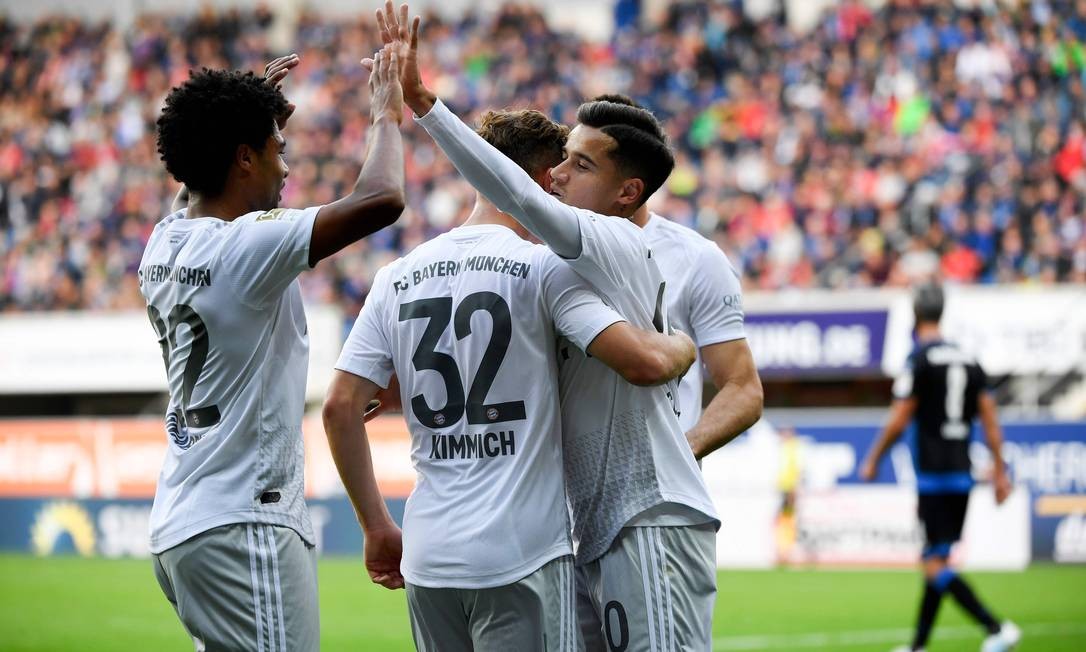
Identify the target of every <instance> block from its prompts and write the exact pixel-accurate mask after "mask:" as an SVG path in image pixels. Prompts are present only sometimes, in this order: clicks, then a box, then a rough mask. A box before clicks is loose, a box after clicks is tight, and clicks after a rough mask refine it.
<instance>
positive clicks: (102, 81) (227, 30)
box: [0, 0, 1086, 317]
mask: <svg viewBox="0 0 1086 652" xmlns="http://www.w3.org/2000/svg"><path fill="white" fill-rule="evenodd" d="M740 5H741V3H737V2H677V3H673V4H671V5H670V6H669V7H668V9H667V10H666V11H665V12H662V13H661V14H660V15H659V17H658V18H656V19H648V18H646V17H645V16H641V15H639V12H640V9H639V7H640V3H637V2H619V3H617V5H616V8H615V13H616V21H615V23H616V25H617V27H616V29H615V31H614V33H613V36H612V38H611V39H610V41H609V42H604V43H597V42H590V41H586V40H583V39H581V38H580V37H578V36H576V35H574V34H572V33H563V32H558V31H555V30H554V29H552V28H551V27H550V26H548V24H547V22H546V20H545V19H544V17H543V15H542V14H541V13H539V11H538V10H537V9H535V8H533V7H531V6H522V5H512V4H510V5H505V6H503V7H502V8H501V9H500V10H499V11H497V12H495V13H493V14H487V15H482V14H475V13H470V12H469V13H467V14H466V15H462V16H461V17H460V18H459V19H457V20H455V21H448V20H443V19H441V18H440V17H438V16H437V15H433V14H431V15H427V16H425V17H424V28H423V29H424V31H425V34H426V48H425V52H424V61H423V72H424V75H425V76H426V78H427V80H428V83H429V84H430V86H431V87H432V88H434V89H435V90H436V91H437V92H438V93H439V94H440V95H441V96H442V97H443V98H445V99H446V102H447V103H448V104H450V105H451V106H452V107H453V108H454V109H455V110H457V111H459V112H460V114H461V115H462V116H464V117H466V118H468V119H469V120H470V119H473V118H474V117H475V116H476V115H477V114H478V112H479V111H481V110H483V109H486V108H490V107H521V106H531V107H536V108H539V109H541V110H543V111H545V112H547V113H549V114H550V115H552V116H554V117H556V118H558V119H561V120H563V121H565V122H567V123H571V122H573V121H574V119H575V112H576V107H577V105H578V104H579V103H580V102H581V101H583V100H584V99H586V98H590V97H592V96H594V95H596V94H599V93H603V92H624V93H627V94H629V95H631V96H632V97H634V98H635V99H636V100H638V101H639V102H642V103H643V104H645V105H646V106H648V107H650V108H651V109H653V110H654V111H655V112H656V113H657V115H658V116H659V117H660V118H661V119H663V120H664V121H666V126H667V130H668V132H669V134H670V137H671V139H672V141H673V145H674V147H675V149H676V151H677V167H676V170H675V172H674V174H673V175H672V176H671V178H670V179H669V181H668V183H667V184H666V186H665V188H664V189H662V190H661V192H659V193H658V194H657V196H656V197H654V198H653V200H652V204H651V205H652V206H653V207H654V208H655V209H656V210H657V211H658V212H660V213H662V214H664V215H666V216H668V217H670V218H671V219H673V220H676V221H678V222H680V223H683V224H686V225H689V226H692V227H694V228H696V229H698V230H699V231H701V232H702V233H703V234H705V235H706V236H707V237H710V238H712V239H714V240H715V241H716V242H717V243H718V244H719V245H720V246H721V247H722V248H723V249H724V250H725V251H726V252H727V253H728V254H729V256H730V257H731V260H732V262H733V264H734V265H735V266H736V267H737V268H738V269H739V270H740V271H741V273H742V275H743V279H744V284H745V286H746V287H747V288H748V289H766V290H772V289H777V288H783V287H801V288H802V287H811V286H819V287H831V288H837V287H864V286H879V285H896V286H901V285H905V284H908V283H910V282H911V281H914V280H916V279H918V278H923V277H927V276H931V275H939V276H942V277H943V278H945V279H949V280H953V281H957V282H962V283H1008V282H1022V281H1028V282H1037V283H1064V282H1073V283H1083V282H1086V228H1084V220H1083V210H1084V196H1086V194H1084V193H1086V129H1084V120H1086V97H1084V82H1086V45H1084V43H1086V1H1082V0H1079V1H1076V2H1058V1H1044V0H1038V1H1035V2H1032V3H1019V4H1017V5H1015V6H1013V7H1007V6H1003V5H997V4H994V3H989V4H985V5H984V8H983V9H961V8H959V7H957V6H956V5H954V4H951V3H948V2H933V1H927V2H890V3H887V4H886V5H884V6H883V7H882V8H880V9H878V10H877V11H876V10H872V9H869V8H868V7H867V5H865V4H864V3H862V2H859V1H856V0H845V1H844V2H841V3H839V4H837V5H835V6H832V7H829V8H828V9H827V10H826V12H825V13H824V14H822V15H821V17H820V19H819V20H818V22H817V23H816V25H815V26H814V28H813V29H811V30H809V31H806V32H803V33H800V32H797V31H795V30H793V29H791V28H790V27H789V22H788V21H787V20H786V18H787V17H786V16H784V15H782V14H780V13H771V14H770V15H768V16H767V17H765V18H764V19H759V20H757V21H752V20H751V19H750V18H749V17H748V15H746V14H744V12H743V11H742V10H741V7H740ZM371 20H372V18H370V17H369V16H367V17H366V18H362V19H358V20H346V21H339V22H334V21H329V20H328V19H327V18H323V19H322V18H319V17H318V16H316V15H315V14H307V13H305V12H302V13H301V14H299V15H298V16H296V19H295V20H292V21H291V23H290V30H291V31H292V32H293V35H292V36H291V37H290V38H288V39H287V40H288V41H289V42H290V43H293V44H294V45H293V47H292V50H293V51H295V52H297V53H298V54H299V55H300V56H301V65H300V66H299V67H298V68H297V69H295V70H294V71H293V72H292V73H291V75H290V77H289V78H288V80H287V82H286V84H285V88H284V92H285V93H286V94H287V96H288V97H289V98H290V99H291V100H292V101H293V102H295V103H296V104H297V105H298V107H299V108H298V111H297V113H296V114H295V116H294V117H293V118H292V119H291V122H290V125H289V127H288V129H287V131H286V134H285V135H286V136H287V139H288V142H289V145H288V150H287V152H288V159H287V160H288V163H289V164H290V166H291V174H290V177H289V179H288V182H287V187H286V189H285V191H284V194H283V203H284V205H286V206H291V207H302V206H308V205H314V204H321V203H325V202H328V201H331V200H333V199H335V198H336V197H338V196H340V195H342V194H343V193H345V192H346V191H348V190H349V188H350V187H351V186H352V184H353V181H354V179H355V177H356V175H357V172H358V167H359V163H360V161H361V157H362V152H363V148H364V145H365V139H366V129H367V126H368V104H367V102H368V97H367V92H366V90H365V88H366V83H365V81H366V75H365V74H364V71H363V70H362V68H361V67H360V66H359V64H358V61H359V59H360V58H362V57H363V56H367V55H368V54H370V53H372V52H373V51H374V49H375V48H376V47H377V43H376V42H375V40H374V29H373V25H372V24H371V22H370V21H371ZM273 23H275V16H274V15H273V14H272V13H271V12H270V11H269V10H267V9H257V10H252V11H236V10H234V11H228V12H215V11H213V10H211V9H204V10H202V11H201V12H200V13H199V14H198V15H195V16H191V15H190V16H184V17H182V16H166V15H150V14H148V15H142V16H139V17H138V18H137V19H136V20H135V21H134V22H133V23H132V24H131V26H129V27H127V28H124V29H123V30H118V28H116V27H115V26H113V24H112V23H108V22H102V23H95V22H85V21H81V20H79V19H74V18H70V17H67V18H65V17H54V18H48V19H43V20H39V21H37V22H34V23H25V24H22V23H21V24H16V23H14V22H11V21H5V20H3V19H0V310H6V311H24V310H68V309H90V310H103V309H107V310H108V309H126V308H133V309H141V308H142V306H143V301H142V299H141V298H140V296H139V293H138V288H137V285H136V276H135V269H136V267H137V265H138V263H139V260H140V257H141V254H142V251H143V245H144V243H145V241H146V239H147V237H148V235H149V233H150V231H151V229H152V228H153V226H154V224H155V223H156V222H157V221H158V220H159V219H160V218H161V217H162V216H163V215H164V214H165V213H166V212H167V210H168V206H169V203H170V200H171V199H172V197H173V195H174V194H175V192H176V190H177V184H176V182H174V181H173V180H172V179H170V178H169V176H168V175H167V174H166V173H165V170H164V169H163V167H162V165H161V163H160V162H159V160H158V155H157V152H156V151H155V140H154V122H155V119H156V117H157V115H158V112H159V109H160V107H161V105H162V100H163V98H164V97H165V95H166V93H167V92H168V90H169V88H170V87H171V86H174V85H177V84H179V83H181V82H182V81H184V80H185V79H186V77H187V73H188V70H189V69H191V68H198V67H201V66H206V67H211V68H215V67H230V68H240V69H251V70H255V71H262V70H263V65H264V63H265V62H266V61H267V60H269V59H270V58H272V57H274V56H277V55H281V54H284V53H285V52H282V51H278V50H273V48H272V47H271V43H272V42H273V41H272V38H271V36H270V33H271V31H272V26H273ZM404 131H405V137H406V140H407V185H408V200H409V209H408V211H407V212H406V213H405V215H404V216H403V217H402V218H401V219H400V221H399V222H398V223H397V225H396V226H395V227H393V228H391V229H386V230H385V231H383V232H381V233H379V234H377V235H375V236H373V237H371V238H369V239H368V240H366V241H363V242H361V243H359V244H357V245H355V246H354V247H352V248H351V249H350V250H348V251H347V252H346V253H345V254H342V255H340V256H337V257H336V258H335V259H334V260H331V261H328V262H325V263H323V264H322V265H320V266H319V267H318V269H317V271H316V272H315V273H311V274H307V275H303V276H302V283H303V290H304V292H305V294H306V295H307V297H308V298H309V299H310V300H316V301H323V302H335V303H338V304H340V305H341V306H342V307H343V308H344V309H345V310H346V314H347V315H349V316H352V317H353V315H355V314H356V313H357V309H358V307H359V306H360V304H361V301H362V300H363V299H364V297H365V294H366V291H367V283H368V282H369V280H370V279H372V277H373V273H374V272H375V271H376V269H377V268H378V267H380V266H381V265H383V264H385V263H387V262H388V261H389V260H391V259H393V258H395V257H397V256H399V255H400V254H401V253H403V252H405V251H407V250H409V249H410V248H412V247H413V246H415V245H417V244H419V243H420V242H423V241H424V240H426V239H428V238H431V237H433V236H434V235H436V234H438V233H440V232H442V231H445V230H448V229H450V228H452V227H454V226H456V225H457V224H459V223H460V222H461V221H462V220H463V219H464V218H465V217H466V216H467V213H468V211H469V210H470V207H471V205H472V199H473V196H474V193H473V191H472V190H471V189H470V188H469V187H467V186H466V185H465V184H464V183H463V182H462V181H461V180H460V179H459V177H458V176H457V175H456V173H455V171H454V170H453V169H452V168H451V166H450V165H449V164H448V163H447V161H446V160H445V159H444V157H443V155H442V154H441V153H440V151H438V150H437V149H436V148H435V147H434V145H433V143H432V142H431V141H430V139H429V138H428V137H426V135H425V133H424V132H422V131H421V130H420V129H417V128H415V127H413V126H411V125H408V126H407V127H406V128H405V129H404Z"/></svg>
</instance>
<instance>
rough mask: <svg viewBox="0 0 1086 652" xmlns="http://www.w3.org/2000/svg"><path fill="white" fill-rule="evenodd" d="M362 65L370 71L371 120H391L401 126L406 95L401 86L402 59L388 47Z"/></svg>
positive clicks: (394, 50) (393, 49)
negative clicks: (399, 72)
mask: <svg viewBox="0 0 1086 652" xmlns="http://www.w3.org/2000/svg"><path fill="white" fill-rule="evenodd" d="M362 65H363V67H365V68H366V69H367V70H369V71H370V119H371V120H373V122H377V121H378V120H380V119H382V118H390V119H392V120H395V121H396V124H400V123H401V121H402V120H403V105H404V93H403V88H402V86H400V76H399V74H398V70H399V69H400V57H399V54H398V53H397V52H396V48H394V47H393V46H392V45H386V46H385V47H383V48H381V49H380V50H378V51H377V53H376V54H374V55H373V58H372V59H363V60H362Z"/></svg>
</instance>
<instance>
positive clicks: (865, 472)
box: [859, 460, 876, 482]
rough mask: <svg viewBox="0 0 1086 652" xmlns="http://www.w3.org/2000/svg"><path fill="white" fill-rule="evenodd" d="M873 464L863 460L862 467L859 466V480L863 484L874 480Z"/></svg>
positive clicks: (874, 469) (870, 461)
mask: <svg viewBox="0 0 1086 652" xmlns="http://www.w3.org/2000/svg"><path fill="white" fill-rule="evenodd" d="M875 471H876V468H875V462H874V461H872V460H864V463H863V465H862V466H860V473H859V475H860V479H861V480H863V481H864V482H871V481H872V480H874V479H875Z"/></svg>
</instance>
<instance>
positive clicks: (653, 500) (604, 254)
mask: <svg viewBox="0 0 1086 652" xmlns="http://www.w3.org/2000/svg"><path fill="white" fill-rule="evenodd" d="M416 122H417V123H418V124H420V125H422V126H423V127H424V128H425V129H426V131H427V132H428V133H429V134H430V135H431V136H432V137H433V139H434V141H435V142H436V143H437V144H438V145H439V146H440V147H441V149H442V150H443V151H444V152H445V153H446V155H448V157H449V159H450V160H451V161H452V162H453V164H454V165H456V169H457V170H459V171H460V173H461V174H462V175H464V177H465V178H466V179H467V180H468V181H469V182H470V183H471V185H472V186H474V187H475V188H476V189H477V190H478V191H479V192H480V193H482V194H483V195H484V196H485V197H486V198H487V199H488V200H490V201H491V202H492V203H493V204H494V205H495V206H497V207H498V209H499V210H502V211H504V212H505V213H508V214H509V215H512V216H513V217H515V218H516V219H517V220H518V221H520V223H521V224H523V225H524V226H525V227H527V228H528V230H530V231H532V232H533V233H535V234H536V235H541V234H546V233H551V234H556V233H557V232H558V231H562V232H565V233H571V232H572V227H571V226H568V225H576V228H577V229H578V230H579V234H578V235H577V236H575V237H578V238H579V240H580V255H579V256H578V257H577V258H575V259H569V260H566V263H567V264H569V266H570V267H572V268H573V269H574V270H575V271H576V272H577V273H578V274H579V275H580V276H581V277H582V278H584V279H585V280H586V281H588V282H589V283H590V284H591V285H592V287H594V288H595V290H596V291H597V292H598V293H599V295H600V296H601V297H604V298H605V299H606V300H607V301H608V302H610V304H611V305H612V306H614V307H615V309H616V310H617V311H618V313H619V314H621V315H622V316H623V317H625V318H626V320H627V321H629V322H630V324H631V325H633V326H636V327H638V328H643V329H650V328H656V329H657V330H659V331H661V332H666V331H667V329H668V316H667V302H666V301H665V299H664V294H665V289H666V288H665V285H664V279H663V276H661V274H660V270H659V269H658V268H657V267H656V264H655V263H654V261H653V260H652V253H651V251H650V250H649V247H648V245H647V244H646V241H645V236H644V233H643V232H642V230H641V229H640V228H638V227H637V226H636V225H635V224H633V223H632V222H630V221H629V220H625V219H622V218H619V217H607V216H603V215H599V214H597V213H593V212H592V211H588V210H584V209H580V208H575V207H573V206H568V205H566V204H563V203H562V202H561V201H559V200H558V199H557V198H556V197H553V196H551V195H550V194H548V193H547V192H546V191H545V190H543V189H542V188H541V187H540V186H539V185H538V184H537V183H535V182H534V181H533V180H532V178H531V177H530V176H529V175H528V174H527V173H526V172H524V170H522V169H521V168H520V167H519V166H517V165H516V164H515V163H513V162H512V161H511V160H509V158H507V157H506V156H505V155H503V154H502V153H501V152H500V151H498V150H497V149H495V148H494V147H493V146H491V145H490V144H489V143H487V142H486V141H485V140H484V139H483V138H482V137H480V136H479V135H478V134H477V133H475V132H474V131H472V130H471V128H469V127H468V126H467V125H465V124H464V123H463V122H461V121H460V119H459V118H457V117H456V116H455V115H453V113H452V112H450V111H449V110H448V108H447V107H446V106H445V105H444V104H443V103H442V102H441V101H438V102H436V103H435V104H434V106H433V108H432V109H431V110H430V111H429V113H427V114H426V115H425V116H422V117H419V118H416ZM560 346H561V351H560V352H559V360H560V369H559V379H560V384H561V398H562V437H563V441H564V445H565V459H564V463H565V464H564V466H565V477H566V490H567V492H568V494H569V502H570V513H571V514H572V518H573V541H574V549H575V554H576V555H577V562H578V563H579V564H583V563H587V562H590V561H593V560H595V559H597V558H598V557H600V556H601V555H602V554H603V553H605V552H606V551H607V549H608V548H610V546H611V543H612V542H613V541H614V539H615V537H616V536H618V533H619V531H620V530H621V529H622V528H623V527H626V526H628V525H632V526H636V525H693V524H697V523H704V522H707V521H716V520H717V516H716V510H715V509H714V507H713V503H712V500H711V499H710V498H709V492H708V490H707V489H706V487H705V481H704V479H703V478H702V476H701V471H700V469H698V466H697V463H696V462H695V460H694V454H693V452H692V451H691V449H690V444H689V442H688V441H687V440H686V435H685V433H684V431H683V429H682V428H681V427H680V425H679V420H678V418H677V414H678V413H680V412H681V409H682V408H681V405H679V402H678V401H679V395H678V392H677V391H676V386H675V384H674V383H667V384H665V385H662V386H659V387H637V386H635V385H631V384H630V383H627V382H626V381H625V380H624V379H623V378H622V377H621V376H619V375H618V374H617V373H615V372H614V371H612V370H611V369H610V368H608V367H607V366H606V365H604V364H603V363H601V362H600V361H599V360H596V359H594V358H589V357H586V356H585V355H584V354H583V353H581V352H579V351H578V350H577V347H576V346H564V345H560Z"/></svg>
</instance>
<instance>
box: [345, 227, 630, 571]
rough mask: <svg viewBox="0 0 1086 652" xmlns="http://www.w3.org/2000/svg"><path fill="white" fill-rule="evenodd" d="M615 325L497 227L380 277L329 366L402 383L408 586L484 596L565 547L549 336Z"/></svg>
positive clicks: (566, 272) (464, 231) (442, 245)
mask: <svg viewBox="0 0 1086 652" xmlns="http://www.w3.org/2000/svg"><path fill="white" fill-rule="evenodd" d="M618 321H622V318H621V317H620V316H619V315H618V314H617V313H615V312H614V311H613V310H611V309H610V308H607V307H606V306H605V305H604V303H603V302H602V300H601V299H600V298H599V297H598V296H597V295H596V294H594V293H593V292H592V291H591V290H590V289H589V288H588V286H587V284H586V283H585V282H584V281H582V280H581V279H580V278H578V277H577V275H576V274H575V273H573V271H572V270H571V269H569V267H568V266H567V265H565V264H564V263H562V262H561V261H560V260H559V259H558V258H557V257H556V256H555V255H554V254H553V253H552V252H551V251H550V250H549V249H547V248H545V247H542V246H540V245H533V244H530V243H528V242H526V241H524V240H522V239H520V238H519V237H518V236H517V235H516V234H515V233H514V232H513V231H512V230H510V229H507V228H505V227H503V226H498V225H477V226H466V227H460V228H457V229H453V230H452V231H450V232H449V233H446V234H444V235H441V236H439V237H437V238H435V239H433V240H431V241H430V242H427V243H425V244H423V245H420V246H419V247H418V248H416V249H415V250H414V251H412V252H411V253H410V254H408V255H407V256H405V257H404V258H401V259H399V260H397V261H395V262H393V263H391V264H390V265H388V266H387V267H385V268H383V269H382V270H381V271H379V272H378V273H377V276H376V278H375V279H374V283H373V288H372V290H371V292H370V295H369V297H368V299H367V300H366V305H365V307H364V308H363V309H362V312H361V314H360V315H359V318H358V321H357V322H355V325H354V328H353V329H352V330H351V334H350V336H349V337H348V339H347V342H346V344H345V345H344V347H343V353H342V354H341V356H340V359H339V362H338V363H337V364H336V368H338V369H341V370H343V371H346V372H349V373H352V374H354V375H356V376H360V377H362V378H368V379H369V380H371V381H373V382H375V383H377V384H378V385H381V386H383V387H384V386H387V385H388V383H389V379H390V377H391V375H392V374H393V372H394V371H395V373H396V374H397V375H398V376H399V379H400V392H401V399H402V401H403V406H404V417H405V419H406V420H407V425H408V429H409V430H410V432H411V462H412V465H413V466H414V467H415V470H416V472H417V481H416V485H415V489H414V491H412V493H411V496H410V497H409V498H408V500H407V507H406V509H405V511H404V521H403V530H404V550H403V562H402V566H401V571H402V572H403V575H404V578H405V579H406V580H407V581H408V582H409V583H411V584H415V585H419V586H426V587H434V588H462V589H483V588H490V587H495V586H501V585H504V584H509V583H512V582H515V581H517V580H520V579H522V578H523V577H525V576H527V575H528V574H530V573H532V572H533V571H535V570H536V569H538V568H539V567H540V566H542V565H543V564H545V563H546V562H548V561H550V560H552V559H554V558H556V557H559V556H562V555H568V554H570V552H571V551H572V547H571V543H570V536H569V516H568V511H567V509H566V500H565V489H564V485H563V481H562V434H561V415H560V411H559V405H558V389H557V386H558V368H557V359H556V349H555V346H556V344H555V343H556V339H557V335H562V336H564V337H566V338H568V339H569V340H570V341H571V342H573V343H574V345H575V346H577V347H579V348H581V349H583V348H586V347H587V346H588V345H589V344H590V343H591V342H592V340H593V339H595V337H596V335H598V334H599V333H600V332H601V331H602V330H604V329H605V328H606V327H608V326H610V325H611V324H614V323H615V322H618Z"/></svg>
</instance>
